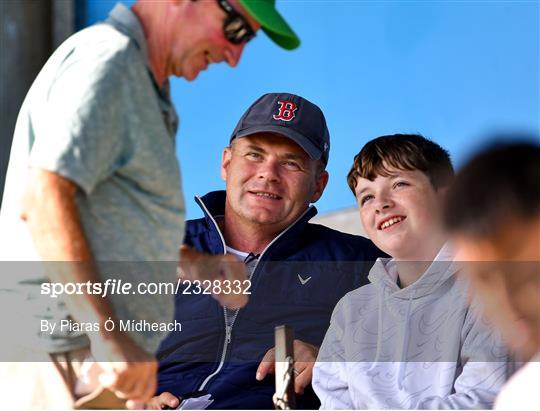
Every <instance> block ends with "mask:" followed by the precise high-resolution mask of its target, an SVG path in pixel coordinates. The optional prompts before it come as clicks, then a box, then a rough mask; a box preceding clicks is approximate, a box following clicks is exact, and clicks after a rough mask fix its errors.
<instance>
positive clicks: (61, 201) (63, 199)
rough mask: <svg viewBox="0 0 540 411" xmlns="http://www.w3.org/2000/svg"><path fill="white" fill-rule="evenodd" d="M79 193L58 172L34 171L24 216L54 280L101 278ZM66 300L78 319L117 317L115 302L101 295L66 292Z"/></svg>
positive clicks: (24, 202) (85, 280)
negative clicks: (77, 198) (78, 203)
mask: <svg viewBox="0 0 540 411" xmlns="http://www.w3.org/2000/svg"><path fill="white" fill-rule="evenodd" d="M76 192H77V186H76V185H75V184H74V183H73V182H71V181H69V180H67V179H65V178H63V177H61V176H59V175H57V174H55V173H51V172H48V171H44V170H40V169H32V170H30V178H29V181H28V186H27V190H26V195H25V198H24V201H23V209H22V215H21V217H22V218H23V219H24V220H25V221H26V222H27V224H28V227H29V229H30V232H31V235H32V238H33V240H34V244H35V246H36V249H37V251H38V253H39V255H40V256H41V258H42V259H43V261H45V262H47V263H46V269H47V275H48V276H49V278H50V280H51V281H54V282H62V283H66V282H88V281H90V282H97V281H100V276H99V274H98V271H97V268H96V265H95V261H94V258H93V255H92V251H91V249H90V246H89V244H88V241H87V240H86V237H85V233H84V229H83V227H82V224H81V221H80V217H79V212H78V209H77V204H76V200H75V195H76ZM64 300H65V302H66V304H67V306H68V309H69V312H70V313H71V314H72V315H73V316H74V317H75V318H76V319H77V320H78V321H85V322H100V323H102V322H104V321H106V320H107V319H108V318H109V317H111V318H114V311H113V308H112V305H111V304H110V302H109V301H108V300H107V299H105V298H102V297H101V296H99V295H92V294H83V295H65V299H64Z"/></svg>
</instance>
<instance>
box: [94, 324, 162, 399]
mask: <svg viewBox="0 0 540 411" xmlns="http://www.w3.org/2000/svg"><path fill="white" fill-rule="evenodd" d="M90 349H91V351H92V355H93V357H94V358H95V359H96V362H97V363H98V365H99V367H100V368H101V374H100V375H99V382H100V384H101V385H102V386H104V387H105V388H108V389H109V390H111V391H112V392H114V394H115V395H116V396H117V397H119V398H122V399H126V400H129V401H128V404H127V405H128V406H130V405H131V406H134V405H135V404H139V403H143V402H146V401H149V400H150V399H151V398H152V396H153V395H154V393H155V392H156V388H157V361H156V359H155V358H153V357H152V356H151V355H150V354H148V353H147V352H146V351H144V350H143V349H141V348H139V346H138V345H137V344H135V342H134V341H133V340H132V339H131V338H130V337H129V336H128V335H127V334H125V333H122V332H111V333H108V334H107V335H105V336H104V335H99V336H92V337H91V345H90ZM136 408H137V407H136Z"/></svg>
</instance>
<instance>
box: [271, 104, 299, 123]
mask: <svg viewBox="0 0 540 411" xmlns="http://www.w3.org/2000/svg"><path fill="white" fill-rule="evenodd" d="M278 104H279V108H278V113H277V114H274V115H273V116H272V118H273V119H274V120H282V121H291V120H292V119H293V118H294V117H295V115H296V114H295V111H296V110H297V109H298V107H296V104H295V103H294V102H292V101H286V100H279V101H278Z"/></svg>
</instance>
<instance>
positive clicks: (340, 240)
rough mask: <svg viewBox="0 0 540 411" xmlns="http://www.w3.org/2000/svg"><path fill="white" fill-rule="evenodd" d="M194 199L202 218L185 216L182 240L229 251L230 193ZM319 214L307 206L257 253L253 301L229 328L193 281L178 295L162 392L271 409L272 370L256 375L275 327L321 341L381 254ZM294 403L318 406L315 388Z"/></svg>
mask: <svg viewBox="0 0 540 411" xmlns="http://www.w3.org/2000/svg"><path fill="white" fill-rule="evenodd" d="M196 201H197V202H198V204H199V205H200V206H201V208H202V209H203V211H204V214H205V216H204V218H200V219H197V220H191V221H188V222H187V228H186V237H185V240H184V241H185V243H186V244H188V245H190V246H192V247H194V248H196V249H197V250H199V251H203V252H206V253H210V254H223V253H225V243H224V240H223V235H222V234H221V232H220V230H219V227H218V226H217V224H216V220H215V217H217V216H223V214H224V208H225V192H224V191H215V192H211V193H208V194H207V195H205V196H204V197H202V198H199V197H197V198H196ZM316 213H317V211H316V209H315V207H313V206H312V207H310V208H309V209H308V210H307V211H306V212H305V213H304V214H303V215H302V216H301V217H300V218H299V219H298V220H297V221H296V222H294V223H293V224H292V225H291V226H289V227H288V228H287V229H286V230H284V231H283V232H282V233H281V234H280V235H279V236H278V237H276V238H275V239H274V241H273V242H272V243H271V244H270V245H268V246H267V248H266V249H265V250H264V252H263V253H262V254H261V255H260V258H259V261H258V263H257V265H256V267H255V269H254V272H253V275H252V277H251V288H250V291H251V295H250V296H249V302H248V304H247V305H246V306H245V307H244V308H242V309H241V310H239V311H238V314H237V316H236V318H235V321H234V324H233V326H232V328H231V329H229V330H226V325H225V316H224V309H223V308H222V307H221V306H220V305H219V304H218V303H217V302H216V301H215V300H214V299H213V298H211V296H209V295H201V294H193V293H191V294H188V293H189V292H191V291H193V287H191V288H190V289H187V290H186V288H187V287H185V288H184V289H182V291H181V292H179V293H178V295H177V296H176V307H175V320H176V321H178V322H180V323H181V324H182V331H181V332H174V333H171V334H169V335H168V336H167V338H165V340H164V341H163V342H162V343H161V346H160V348H159V350H158V359H159V361H160V368H159V374H158V380H159V386H158V393H161V392H164V391H168V392H171V393H173V394H175V395H177V396H179V397H184V398H185V397H188V396H190V395H192V393H193V392H200V391H203V392H206V393H209V394H211V395H212V399H213V400H214V402H213V403H212V404H211V405H210V407H209V408H217V409H272V408H273V404H272V395H273V394H274V390H275V388H274V376H273V375H270V376H268V377H267V378H265V379H264V380H263V381H257V380H256V379H255V373H256V370H257V367H258V365H259V363H260V361H261V359H262V357H263V356H264V354H265V353H266V352H267V351H268V350H269V349H270V348H272V347H273V346H274V327H275V326H277V325H282V324H287V325H289V326H291V327H292V328H293V329H294V332H295V338H296V339H299V340H302V341H305V342H308V343H310V344H314V345H316V346H320V345H321V343H322V340H323V338H324V335H325V333H326V330H327V328H328V326H329V323H330V316H331V314H332V311H333V309H334V306H335V305H336V304H337V302H338V301H339V299H340V298H341V297H343V296H344V295H345V294H346V293H347V292H349V291H351V290H353V289H355V288H358V287H360V286H362V285H365V284H367V283H368V280H367V275H368V272H369V269H370V268H371V266H372V264H373V262H374V261H375V260H376V259H377V257H380V256H384V254H383V253H382V252H381V251H380V250H379V249H378V248H376V247H375V245H373V243H372V242H371V241H369V240H367V239H365V238H363V237H359V236H354V235H351V234H345V233H341V232H339V231H336V230H332V229H330V228H328V227H325V226H322V225H318V224H310V223H308V221H309V220H310V219H311V218H312V217H313V216H314V215H315V214H316ZM245 251H249V250H245ZM183 292H186V293H185V294H184V293H183ZM297 406H298V407H299V408H300V407H305V408H314V407H318V404H317V399H316V397H315V396H314V394H313V391H311V390H310V389H307V390H306V393H305V394H303V395H300V396H298V398H297Z"/></svg>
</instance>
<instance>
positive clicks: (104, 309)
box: [0, 0, 300, 409]
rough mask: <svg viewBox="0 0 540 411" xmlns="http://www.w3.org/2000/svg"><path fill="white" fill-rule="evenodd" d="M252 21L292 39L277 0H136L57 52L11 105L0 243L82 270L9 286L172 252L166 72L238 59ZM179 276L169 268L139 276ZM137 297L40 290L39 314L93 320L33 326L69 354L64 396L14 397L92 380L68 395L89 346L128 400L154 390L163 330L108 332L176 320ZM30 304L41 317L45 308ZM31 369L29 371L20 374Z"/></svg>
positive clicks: (176, 207)
mask: <svg viewBox="0 0 540 411" xmlns="http://www.w3.org/2000/svg"><path fill="white" fill-rule="evenodd" d="M259 28H261V29H262V30H263V31H264V32H265V33H266V34H267V35H268V36H269V37H270V38H271V39H272V40H273V41H274V42H275V43H277V44H278V45H279V46H281V47H283V48H285V49H294V48H296V47H298V45H299V43H300V42H299V39H298V37H297V36H296V35H295V34H294V32H293V31H292V30H291V29H290V27H289V26H288V25H287V23H286V22H285V21H284V20H283V18H282V17H281V16H280V14H279V13H278V12H277V11H276V9H275V1H274V0H256V1H251V0H204V1H202V0H199V1H194V0H162V1H155V0H138V1H136V2H135V4H134V5H133V7H132V8H131V9H129V8H127V7H125V6H123V5H122V4H118V5H116V6H115V8H114V9H113V10H112V12H111V13H110V15H109V18H108V19H107V20H106V21H105V22H103V23H100V24H96V25H94V26H92V27H90V28H87V29H85V30H82V31H81V32H79V33H76V34H75V35H73V36H72V37H70V38H69V39H68V40H66V42H64V43H63V44H62V45H61V46H60V47H59V48H58V49H57V50H56V51H55V52H54V54H53V55H52V56H51V58H50V59H49V60H48V62H47V63H46V64H45V66H44V68H43V69H42V70H41V72H40V73H39V75H38V76H37V78H36V80H35V81H34V83H33V85H32V87H31V89H30V91H29V93H28V95H27V97H26V99H25V102H24V104H23V106H22V108H21V111H20V113H19V117H18V121H17V126H16V130H15V134H14V138H13V147H12V152H11V158H10V164H9V168H8V174H7V179H6V188H5V191H4V198H3V203H2V210H1V212H0V227H1V228H0V248H1V249H2V259H3V260H4V261H9V260H11V261H17V260H18V261H20V260H30V261H32V260H43V261H60V262H62V261H66V262H67V261H72V262H73V261H75V262H84V263H85V269H79V270H74V269H66V272H65V273H63V274H62V275H59V274H58V273H56V274H55V273H48V277H49V278H45V277H43V274H40V275H39V276H40V277H39V278H32V279H30V280H29V279H28V278H25V279H24V281H23V280H21V279H19V283H20V284H18V285H17V286H21V284H22V283H23V282H25V283H26V285H27V288H26V289H28V284H33V285H34V287H33V288H32V290H33V291H32V292H30V294H31V293H35V296H39V289H40V285H41V284H42V283H43V282H46V281H53V282H63V283H67V282H78V283H86V282H92V283H95V282H105V281H107V280H111V275H112V273H110V272H108V271H107V270H106V269H105V266H104V264H102V263H103V262H105V261H108V262H117V261H167V262H173V263H174V262H175V261H177V260H178V246H179V244H181V243H182V236H183V233H184V203H183V198H182V193H181V189H180V176H179V167H178V161H177V158H176V154H175V137H176V131H177V127H178V117H177V114H176V111H175V109H174V107H173V105H172V102H171V98H170V93H169V81H168V78H169V77H170V76H173V75H174V76H178V77H183V78H185V79H186V80H188V81H191V80H193V79H195V78H196V77H197V76H198V74H199V73H200V71H201V70H205V69H206V68H207V67H208V65H209V64H211V63H218V62H226V63H227V64H228V65H229V66H231V67H235V66H236V65H237V64H238V62H239V60H240V56H241V54H242V52H243V49H244V47H245V45H246V44H247V42H249V40H250V39H252V38H253V37H254V36H255V33H256V32H257V31H258V29H259ZM21 182H26V184H21ZM193 253H196V252H195V251H193V250H192V251H191V256H193ZM198 258H202V257H201V256H199V257H198ZM205 258H206V257H205ZM214 258H215V257H214ZM70 270H71V271H70ZM175 280H176V277H175V273H174V270H173V271H172V272H170V271H167V272H166V273H161V276H159V277H155V276H149V277H148V278H137V281H159V282H174V281H175ZM111 281H112V280H111ZM132 281H135V280H134V279H132ZM36 290H37V291H36ZM13 291H16V290H13ZM133 298H134V299H132V300H129V299H126V298H120V297H118V296H116V295H111V296H107V298H101V297H96V296H91V295H87V294H83V295H79V294H74V295H70V296H65V302H66V305H67V309H66V307H65V306H63V305H61V304H59V303H58V302H57V301H58V300H51V299H48V300H47V304H48V305H49V306H50V307H49V308H48V309H47V312H48V313H49V314H50V313H53V314H54V315H56V317H55V318H51V317H50V315H53V314H50V315H49V314H47V315H49V317H48V320H47V321H50V322H51V323H52V322H54V321H60V320H62V319H66V318H71V317H73V318H75V319H76V320H78V321H87V322H92V323H95V324H98V325H99V326H100V327H99V329H100V330H101V331H99V332H94V333H91V332H88V333H87V335H85V334H84V333H69V334H66V335H51V336H50V337H49V338H48V342H44V341H43V340H47V337H46V336H44V335H40V337H41V341H40V343H41V344H42V345H41V347H42V352H43V353H44V354H45V355H50V356H51V358H52V359H53V361H55V363H56V364H57V365H58V364H63V366H62V367H63V368H62V367H59V368H58V370H59V372H60V373H61V374H62V377H64V379H65V381H66V385H67V387H66V389H67V391H68V394H67V395H66V396H64V398H65V399H66V401H65V402H64V403H59V402H58V401H57V402H53V401H52V399H53V398H54V399H55V400H58V398H59V396H58V395H55V396H54V395H52V394H51V395H50V396H49V397H50V398H48V399H51V402H47V401H46V400H45V399H44V398H40V399H36V398H34V397H33V395H32V393H31V392H28V391H25V400H28V403H27V404H26V405H27V406H25V405H24V404H23V405H21V404H20V403H19V404H18V406H19V407H22V408H33V405H36V404H37V405H39V406H40V407H43V408H50V409H60V408H65V406H66V403H67V404H68V406H69V401H72V400H77V398H78V397H80V396H82V395H84V394H87V393H88V391H89V390H90V391H92V389H93V388H92V384H90V385H89V386H88V387H90V388H87V389H85V390H83V391H80V392H75V391H76V390H75V382H76V381H75V380H74V379H73V378H72V377H73V373H75V377H77V376H78V375H77V373H78V370H79V367H78V364H74V362H76V361H79V360H81V361H82V360H83V359H84V358H85V357H86V358H92V357H93V359H94V361H95V362H94V364H99V367H101V368H99V367H98V370H97V372H96V373H94V377H95V376H96V375H98V376H99V383H98V382H97V379H96V378H94V381H93V382H94V386H95V385H97V386H98V388H99V385H100V384H101V386H102V387H106V388H107V389H108V390H110V391H112V392H113V393H115V394H116V396H117V397H119V398H121V399H122V400H131V401H132V403H133V401H135V402H136V401H145V400H147V399H149V398H150V397H151V396H152V394H153V393H154V391H155V388H156V368H157V365H156V361H155V359H154V352H155V350H156V348H157V345H158V343H159V341H160V340H161V339H162V338H163V337H164V332H150V333H149V332H137V331H132V332H131V331H130V332H121V331H118V330H116V331H115V332H112V333H111V332H109V333H104V332H102V331H103V330H104V329H105V327H103V325H104V323H105V321H107V320H108V319H112V320H126V321H129V320H136V319H140V318H145V319H148V320H149V321H150V322H164V321H171V320H172V313H173V298H172V296H171V295H161V296H160V295H154V296H151V295H145V296H133ZM243 298H245V297H243ZM20 300H21V301H22V298H21V299H20ZM134 301H136V302H134ZM220 302H221V303H223V304H224V305H230V306H235V305H236V306H241V305H243V304H245V301H238V300H237V301H234V300H229V301H227V300H226V298H224V299H222V300H220ZM53 305H54V307H52V306H53ZM25 310H27V311H28V310H31V309H30V308H28V306H27V307H26V308H25ZM32 315H33V316H34V317H36V318H39V317H40V316H41V317H43V316H44V311H43V312H39V313H38V312H36V313H33V314H32ZM36 333H37V332H36ZM75 352H77V355H76V356H75V355H74V353H75ZM26 361H29V359H28V358H27V359H26ZM50 365H51V367H52V364H50ZM68 377H69V378H68ZM39 378H40V376H38V375H37V374H35V375H33V377H32V378H30V377H29V378H26V383H28V384H30V386H32V384H33V383H32V381H38V380H39ZM41 379H42V380H43V375H41ZM87 382H88V381H87ZM90 382H92V381H90ZM34 385H36V386H37V385H39V383H36V384H34ZM53 385H54V384H53ZM49 391H54V390H48V392H49ZM68 397H69V398H68ZM17 398H18V401H20V400H21V399H20V398H19V397H17ZM111 404H113V403H109V406H111ZM127 405H128V406H129V405H130V403H129V402H128V404H127ZM118 406H119V405H117V403H114V407H115V408H117V407H118ZM85 407H90V405H88V404H86V405H85Z"/></svg>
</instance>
